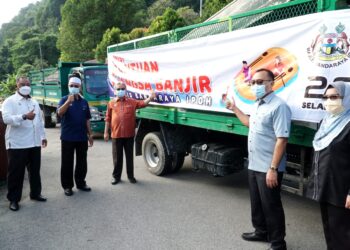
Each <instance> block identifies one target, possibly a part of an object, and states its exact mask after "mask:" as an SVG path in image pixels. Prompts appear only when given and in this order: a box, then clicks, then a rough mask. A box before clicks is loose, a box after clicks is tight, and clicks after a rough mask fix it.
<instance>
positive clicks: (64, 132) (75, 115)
mask: <svg viewBox="0 0 350 250" xmlns="http://www.w3.org/2000/svg"><path fill="white" fill-rule="evenodd" d="M80 87H81V80H80V78H79V77H78V76H77V75H75V76H73V77H71V78H70V79H69V83H68V88H69V93H70V95H68V96H64V97H63V98H62V99H61V100H60V102H59V104H58V108H57V114H58V115H59V116H60V117H61V151H62V152H61V184H62V187H63V189H64V193H65V195H67V196H71V195H73V191H72V188H73V186H74V182H73V165H74V151H75V153H76V165H75V172H74V180H75V184H76V187H77V188H78V189H80V190H82V191H91V188H90V187H89V186H88V185H86V181H85V177H86V173H87V151H88V146H89V145H90V146H92V145H93V138H92V133H91V128H90V119H91V114H90V108H89V104H88V102H87V101H86V100H85V99H84V98H83V97H82V96H81V95H80Z"/></svg>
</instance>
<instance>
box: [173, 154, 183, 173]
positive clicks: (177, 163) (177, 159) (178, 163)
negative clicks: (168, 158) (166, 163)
mask: <svg viewBox="0 0 350 250" xmlns="http://www.w3.org/2000/svg"><path fill="white" fill-rule="evenodd" d="M184 161H185V154H183V153H177V154H175V155H174V156H173V159H172V164H171V172H172V173H176V172H177V171H179V170H180V169H181V168H182V166H183V165H184Z"/></svg>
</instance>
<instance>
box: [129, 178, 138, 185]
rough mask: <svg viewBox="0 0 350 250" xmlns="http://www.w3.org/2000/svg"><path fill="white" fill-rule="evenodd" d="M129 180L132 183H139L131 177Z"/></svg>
mask: <svg viewBox="0 0 350 250" xmlns="http://www.w3.org/2000/svg"><path fill="white" fill-rule="evenodd" d="M128 179H129V181H130V183H133V184H135V183H136V182H137V181H136V179H135V178H134V177H131V178H128Z"/></svg>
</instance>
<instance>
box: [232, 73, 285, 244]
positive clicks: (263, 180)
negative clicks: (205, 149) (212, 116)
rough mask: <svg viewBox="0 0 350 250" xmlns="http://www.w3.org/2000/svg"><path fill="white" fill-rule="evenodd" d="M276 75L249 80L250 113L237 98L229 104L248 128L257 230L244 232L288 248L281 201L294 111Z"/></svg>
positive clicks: (251, 238) (250, 237) (249, 237)
mask: <svg viewBox="0 0 350 250" xmlns="http://www.w3.org/2000/svg"><path fill="white" fill-rule="evenodd" d="M273 83H274V74H273V73H272V72H271V71H270V70H267V69H260V70H257V71H256V72H255V74H254V76H253V78H252V80H251V81H250V82H249V84H250V86H251V91H252V92H253V94H255V96H256V98H257V100H256V102H255V104H254V107H253V109H252V111H251V114H250V116H248V115H246V114H244V113H243V112H242V111H241V110H240V109H239V108H238V107H237V106H236V105H235V102H234V100H233V101H232V102H229V103H227V108H228V109H230V110H232V111H233V112H234V113H235V114H236V116H237V117H238V118H239V119H240V121H241V122H242V123H243V124H244V125H245V126H247V127H249V134H248V154H249V166H248V178H249V192H250V199H251V214H252V224H253V227H254V228H255V231H254V232H251V233H243V234H242V238H243V239H244V240H248V241H266V242H270V243H271V248H270V249H279V250H284V249H287V246H286V242H285V240H284V238H285V235H286V233H285V231H286V230H285V218H284V211H283V206H282V202H281V195H280V191H281V181H282V177H283V172H284V170H285V168H286V154H285V151H286V145H287V141H288V137H289V132H290V123H291V111H290V108H289V107H288V105H287V104H286V103H285V102H284V101H283V100H282V99H280V98H279V97H278V96H276V95H275V94H274V92H273V90H272V86H273Z"/></svg>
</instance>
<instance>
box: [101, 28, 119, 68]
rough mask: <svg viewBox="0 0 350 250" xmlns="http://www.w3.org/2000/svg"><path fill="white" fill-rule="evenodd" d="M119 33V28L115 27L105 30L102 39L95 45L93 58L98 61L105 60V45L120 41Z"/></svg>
mask: <svg viewBox="0 0 350 250" xmlns="http://www.w3.org/2000/svg"><path fill="white" fill-rule="evenodd" d="M120 33H121V31H120V29H119V28H115V27H113V28H111V29H107V30H106V32H105V33H104V34H103V38H102V41H101V42H100V43H99V44H98V45H97V47H96V50H95V58H96V59H97V60H98V61H100V62H104V61H105V59H106V53H107V47H108V46H109V45H112V44H115V43H119V42H120Z"/></svg>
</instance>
